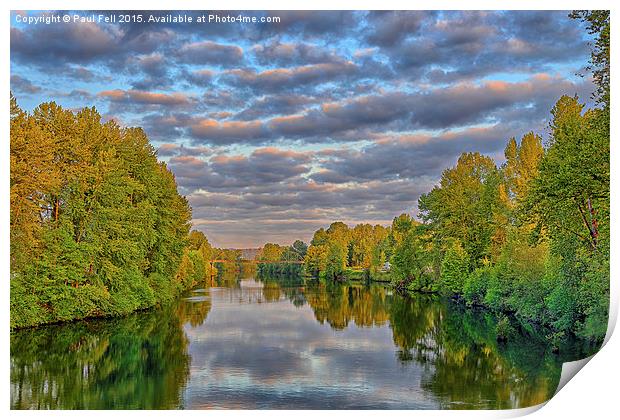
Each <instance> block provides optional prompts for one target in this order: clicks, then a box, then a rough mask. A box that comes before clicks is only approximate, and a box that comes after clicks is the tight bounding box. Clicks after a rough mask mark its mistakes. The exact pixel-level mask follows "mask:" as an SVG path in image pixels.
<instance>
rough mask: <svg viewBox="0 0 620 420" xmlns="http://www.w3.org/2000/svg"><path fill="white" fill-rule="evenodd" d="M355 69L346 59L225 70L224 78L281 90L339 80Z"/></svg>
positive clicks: (265, 88)
mask: <svg viewBox="0 0 620 420" xmlns="http://www.w3.org/2000/svg"><path fill="white" fill-rule="evenodd" d="M357 71H358V67H357V66H356V65H355V64H354V63H353V62H351V61H347V62H339V63H320V64H308V65H303V66H298V67H293V68H275V69H271V70H265V71H262V72H256V71H255V70H246V69H235V70H230V71H229V72H227V74H226V75H225V76H224V80H225V81H226V82H228V83H230V84H232V85H235V86H247V87H250V88H252V89H256V90H283V89H286V88H294V87H298V86H303V85H308V84H314V85H316V84H321V83H326V82H329V81H335V80H341V79H343V78H346V77H347V76H350V75H352V74H354V73H356V72H357Z"/></svg>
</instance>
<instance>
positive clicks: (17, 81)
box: [11, 74, 41, 94]
mask: <svg viewBox="0 0 620 420" xmlns="http://www.w3.org/2000/svg"><path fill="white" fill-rule="evenodd" d="M11 91H13V92H19V93H30V94H32V93H37V92H40V91H41V88H40V87H39V86H35V85H34V84H33V83H32V82H31V81H30V80H28V79H24V78H23V77H21V76H18V75H16V74H14V75H11Z"/></svg>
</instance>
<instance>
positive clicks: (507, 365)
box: [390, 297, 561, 408]
mask: <svg viewBox="0 0 620 420" xmlns="http://www.w3.org/2000/svg"><path fill="white" fill-rule="evenodd" d="M391 303H392V304H391V307H390V325H391V327H392V331H393V338H394V342H395V344H396V345H397V346H398V347H399V348H400V351H399V354H398V356H399V358H400V359H401V361H402V362H403V363H407V362H409V361H416V362H420V363H421V364H423V365H428V364H430V365H431V366H432V367H433V368H432V369H427V370H425V373H424V376H423V378H422V387H423V389H425V390H427V391H430V392H431V393H432V394H433V395H435V396H436V397H437V398H438V399H439V403H440V405H441V406H442V408H517V407H527V406H531V405H535V404H539V403H542V402H544V401H546V400H548V399H549V398H551V396H552V395H553V392H554V391H555V388H556V386H557V383H558V381H559V375H560V370H561V364H560V361H559V360H558V359H557V357H556V356H555V355H553V354H552V353H551V351H550V349H549V348H548V346H545V345H544V344H543V343H542V342H540V341H537V340H536V339H535V338H534V337H525V336H515V337H513V339H512V340H511V341H509V342H508V343H507V344H498V343H497V340H496V335H495V325H496V321H495V319H494V318H493V317H492V316H491V315H488V314H487V315H482V314H478V313H475V312H474V311H469V310H462V309H459V308H455V307H452V305H449V304H448V305H447V304H446V303H445V302H440V301H437V300H429V299H425V298H424V297H415V298H414V299H406V298H400V297H396V298H395V299H394V300H393V301H392V302H391Z"/></svg>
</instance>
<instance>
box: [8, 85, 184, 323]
mask: <svg viewBox="0 0 620 420" xmlns="http://www.w3.org/2000/svg"><path fill="white" fill-rule="evenodd" d="M10 185H11V197H10V200H11V327H23V326H30V325H37V324H42V323H49V322H56V321H67V320H72V319H80V318H86V317H92V316H105V315H120V314H127V313H129V312H132V311H134V310H137V309H142V308H146V307H149V306H153V305H154V304H156V303H158V302H161V301H164V300H166V299H169V298H170V297H171V296H174V295H176V294H177V293H178V292H179V291H180V290H182V289H184V288H186V287H187V286H188V284H189V283H191V280H190V278H189V277H188V276H189V271H190V269H191V266H192V264H191V258H190V256H189V255H188V253H187V251H186V250H185V247H186V245H187V239H188V231H189V219H190V208H189V205H188V203H187V201H186V200H185V198H184V197H182V196H180V195H179V194H178V193H177V188H176V182H175V179H174V176H173V175H172V173H171V172H170V171H169V170H168V168H167V167H166V165H165V164H164V163H162V162H158V160H157V157H156V154H155V150H154V149H153V147H152V146H151V145H150V144H149V142H148V139H147V137H146V135H145V134H144V132H143V131H142V130H141V129H138V128H120V127H119V126H118V125H117V124H116V123H115V122H113V121H109V122H106V123H103V122H102V121H101V117H100V115H99V114H98V113H97V112H96V111H95V109H94V108H84V109H82V110H80V111H77V112H71V111H68V110H64V109H62V108H61V107H60V106H58V105H56V104H55V103H54V102H51V103H44V104H41V105H39V106H38V107H37V108H36V109H35V110H34V111H33V112H32V114H27V113H25V112H23V111H21V110H20V109H19V107H18V106H17V103H16V101H15V98H13V97H11V177H10Z"/></svg>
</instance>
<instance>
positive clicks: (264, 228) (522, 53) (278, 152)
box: [11, 11, 593, 247]
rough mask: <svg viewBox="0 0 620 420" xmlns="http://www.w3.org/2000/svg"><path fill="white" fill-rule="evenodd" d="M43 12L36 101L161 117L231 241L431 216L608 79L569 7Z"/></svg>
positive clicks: (14, 50) (21, 32)
mask: <svg viewBox="0 0 620 420" xmlns="http://www.w3.org/2000/svg"><path fill="white" fill-rule="evenodd" d="M102 13H104V14H106V15H110V14H113V12H108V11H106V12H102ZM135 13H136V14H137V13H140V14H142V16H143V18H144V19H147V18H148V16H149V14H151V13H150V12H135ZM167 13H168V12H152V14H153V15H154V16H163V15H166V14H167ZM211 13H213V12H211ZM218 13H219V14H220V15H227V14H228V13H225V12H218ZM42 14H43V13H38V12H28V13H25V12H13V13H12V16H11V26H12V27H11V89H12V91H13V93H14V94H15V96H16V97H17V99H18V102H19V104H20V105H21V106H22V108H24V109H27V110H32V109H33V108H34V107H35V106H36V105H38V104H39V103H41V102H44V101H49V100H55V101H56V102H58V103H60V104H61V105H63V106H65V107H67V108H71V109H77V108H80V107H83V106H96V108H97V109H98V110H99V112H100V113H101V114H102V116H103V118H104V119H115V120H117V121H118V122H119V123H120V124H121V125H123V126H141V127H143V128H144V129H145V130H146V132H147V133H148V135H149V137H150V139H151V141H152V142H153V144H154V145H155V147H156V148H157V149H158V156H159V158H160V159H162V160H164V161H166V162H168V165H169V167H170V168H171V169H172V171H173V172H174V173H175V175H176V179H177V182H178V184H179V188H180V192H181V193H182V194H184V195H186V196H187V197H188V199H189V201H190V204H191V205H192V208H193V222H194V225H195V227H197V228H198V229H200V230H202V231H204V232H205V233H206V234H207V236H208V237H209V238H210V240H211V242H212V243H213V244H214V245H216V246H220V247H253V246H260V245H262V244H264V243H265V242H279V243H282V244H286V243H291V242H292V241H293V240H295V239H297V238H300V239H303V240H305V241H308V240H309V239H310V238H311V237H312V233H313V232H314V231H315V230H316V229H317V228H319V227H321V226H327V225H328V224H329V223H331V222H332V221H335V220H341V221H344V222H346V223H349V224H355V223H360V222H369V223H380V224H385V225H387V224H389V223H390V222H391V220H392V218H393V217H394V216H397V215H398V214H400V213H402V212H409V213H411V214H416V212H417V209H416V203H417V199H418V197H419V196H420V194H422V193H424V192H427V191H429V190H430V189H431V188H432V186H433V185H434V184H435V183H436V182H437V181H438V179H439V177H440V175H441V172H442V170H443V169H445V168H446V167H448V166H451V165H454V163H455V162H456V160H457V158H458V155H459V154H461V153H462V152H465V151H480V152H482V153H485V154H488V155H490V156H492V157H494V158H496V159H497V161H498V162H501V159H502V154H503V149H504V146H505V144H506V141H507V139H508V138H510V137H512V136H518V137H520V136H522V135H523V134H525V133H526V132H528V131H530V130H534V131H536V132H538V133H540V134H543V135H546V126H547V124H548V120H549V116H550V114H549V110H550V109H551V107H552V106H553V104H554V102H555V101H556V100H557V99H558V98H559V97H560V96H561V95H562V94H570V95H574V94H578V95H579V96H580V97H582V98H583V99H584V100H585V99H588V97H589V94H590V92H591V91H592V90H593V88H592V84H591V81H590V78H589V75H588V74H587V72H586V71H585V70H584V66H585V65H586V64H587V60H588V58H589V49H588V41H589V39H588V38H587V37H588V36H587V34H586V31H585V30H584V29H583V27H582V26H581V24H580V23H578V22H576V21H573V20H571V19H569V18H568V17H567V15H568V12H545V11H536V12H516V11H511V12H437V11H431V12H424V11H411V12H372V13H369V12H364V11H355V12H268V13H263V12H247V13H246V12H242V14H243V15H245V16H257V17H259V18H260V17H264V16H277V17H279V18H280V23H256V24H239V23H233V24H231V23H221V24H201V23H196V22H193V23H191V24H175V23H134V24H120V23H118V22H117V23H116V24H109V23H99V22H81V23H80V22H77V23H52V24H49V25H46V24H30V25H29V24H25V23H22V22H21V21H22V20H23V17H24V16H39V15H42ZM48 14H49V15H52V13H48ZM81 14H83V15H85V16H91V15H93V14H94V15H98V12H92V13H91V12H81ZM173 14H175V15H176V14H177V13H173ZM184 14H186V15H188V14H189V15H192V16H194V19H196V17H198V16H200V15H202V14H203V13H200V12H188V13H184ZM230 14H231V15H235V16H236V15H238V14H239V12H231V13H230ZM205 15H208V13H205ZM579 74H585V77H581V76H579Z"/></svg>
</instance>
